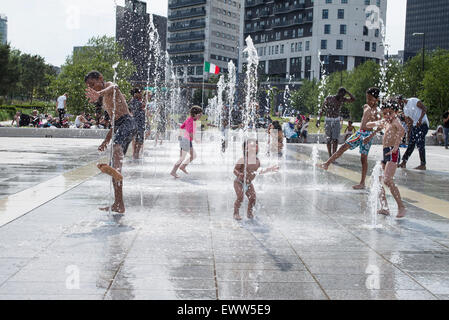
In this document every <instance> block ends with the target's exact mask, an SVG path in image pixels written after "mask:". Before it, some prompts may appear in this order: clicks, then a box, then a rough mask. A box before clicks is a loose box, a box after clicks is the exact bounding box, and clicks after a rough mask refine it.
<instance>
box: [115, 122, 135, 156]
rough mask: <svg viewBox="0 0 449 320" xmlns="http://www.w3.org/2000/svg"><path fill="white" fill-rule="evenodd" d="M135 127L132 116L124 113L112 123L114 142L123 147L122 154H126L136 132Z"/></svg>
mask: <svg viewBox="0 0 449 320" xmlns="http://www.w3.org/2000/svg"><path fill="white" fill-rule="evenodd" d="M136 131H137V127H136V123H135V122H134V119H133V117H131V115H129V114H125V115H124V116H122V117H121V118H120V119H118V120H116V121H115V123H114V133H115V135H114V144H119V145H120V146H121V147H122V149H123V155H126V151H128V146H129V144H130V143H131V141H132V140H133V137H134V135H135V134H136Z"/></svg>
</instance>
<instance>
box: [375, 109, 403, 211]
mask: <svg viewBox="0 0 449 320" xmlns="http://www.w3.org/2000/svg"><path fill="white" fill-rule="evenodd" d="M398 110H399V104H398V103H397V102H396V101H394V100H387V101H386V102H385V103H384V104H383V105H382V113H383V117H384V118H383V120H380V121H375V122H368V123H367V124H366V126H367V127H368V128H376V127H378V128H380V129H385V135H384V138H383V154H384V156H383V161H382V167H383V169H384V183H385V185H386V186H388V187H389V188H390V191H391V194H392V195H393V197H394V199H395V200H396V203H397V204H398V215H397V216H396V217H397V218H403V217H404V216H405V206H404V203H403V202H402V199H401V194H400V192H399V189H398V187H397V186H396V184H395V183H394V180H393V178H394V174H395V173H396V169H397V167H398V163H399V161H400V160H401V154H400V151H399V145H400V144H401V141H402V138H403V137H404V135H405V129H404V127H403V126H402V125H401V122H400V121H399V119H398V117H397V115H396V112H397V111H398ZM380 201H381V203H382V209H381V210H379V211H378V213H379V214H383V215H390V210H389V209H388V203H387V198H386V196H385V189H384V188H383V187H382V192H381V194H380Z"/></svg>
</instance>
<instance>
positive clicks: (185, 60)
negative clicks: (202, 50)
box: [171, 55, 204, 65]
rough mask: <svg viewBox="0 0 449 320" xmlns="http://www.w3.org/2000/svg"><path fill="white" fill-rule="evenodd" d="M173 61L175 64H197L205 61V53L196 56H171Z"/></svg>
mask: <svg viewBox="0 0 449 320" xmlns="http://www.w3.org/2000/svg"><path fill="white" fill-rule="evenodd" d="M171 61H172V62H173V64H175V65H180V64H184V65H189V64H195V63H197V64H198V63H203V62H204V56H203V55H196V56H175V57H172V58H171Z"/></svg>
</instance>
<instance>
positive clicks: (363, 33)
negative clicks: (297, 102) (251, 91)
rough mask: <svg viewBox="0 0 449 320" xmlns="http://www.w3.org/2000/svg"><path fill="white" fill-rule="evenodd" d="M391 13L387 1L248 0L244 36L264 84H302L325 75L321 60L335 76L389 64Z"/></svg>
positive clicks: (327, 70)
mask: <svg viewBox="0 0 449 320" xmlns="http://www.w3.org/2000/svg"><path fill="white" fill-rule="evenodd" d="M386 11H387V0H315V1H313V0H284V1H279V0H246V1H245V13H244V29H243V33H244V38H246V37H247V36H251V38H252V39H253V41H254V44H255V47H256V48H257V51H258V54H259V58H260V64H259V70H260V75H261V78H262V81H264V80H265V81H266V80H267V79H268V78H269V79H270V81H269V82H270V83H271V84H276V83H279V84H286V83H288V82H289V81H290V82H291V83H294V84H298V85H299V84H300V83H301V79H304V78H306V79H312V78H319V77H320V74H321V64H320V61H321V62H323V63H324V68H325V71H326V72H328V73H331V72H335V71H341V70H352V69H354V68H355V67H357V66H358V65H360V64H361V63H363V62H365V61H367V60H374V61H376V62H380V61H381V60H383V59H384V48H383V46H382V45H381V44H382V36H381V34H382V32H381V26H382V25H383V22H385V21H386ZM367 21H370V23H367ZM242 38H243V37H242ZM241 67H242V66H241ZM241 70H242V68H241ZM290 79H291V80H290Z"/></svg>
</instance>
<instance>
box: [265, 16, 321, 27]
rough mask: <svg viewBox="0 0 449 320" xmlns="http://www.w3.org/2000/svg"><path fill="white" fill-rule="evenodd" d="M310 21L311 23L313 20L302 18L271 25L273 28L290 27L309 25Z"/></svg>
mask: <svg viewBox="0 0 449 320" xmlns="http://www.w3.org/2000/svg"><path fill="white" fill-rule="evenodd" d="M312 21H313V18H309V17H307V18H304V19H291V20H287V21H279V22H275V23H274V24H273V28H284V27H290V26H295V25H301V24H305V23H310V22H312Z"/></svg>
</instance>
